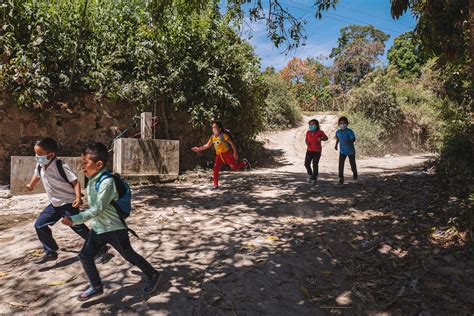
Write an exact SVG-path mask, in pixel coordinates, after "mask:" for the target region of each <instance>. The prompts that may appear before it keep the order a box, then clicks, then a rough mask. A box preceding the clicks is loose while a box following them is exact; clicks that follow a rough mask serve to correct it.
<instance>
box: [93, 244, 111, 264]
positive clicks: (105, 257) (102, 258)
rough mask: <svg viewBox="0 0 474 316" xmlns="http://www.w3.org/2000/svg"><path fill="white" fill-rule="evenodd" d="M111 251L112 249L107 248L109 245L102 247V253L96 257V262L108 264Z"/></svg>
mask: <svg viewBox="0 0 474 316" xmlns="http://www.w3.org/2000/svg"><path fill="white" fill-rule="evenodd" d="M109 250H110V247H109V246H107V245H106V246H104V247H102V249H101V250H100V252H99V253H98V254H97V256H96V257H95V262H97V263H107V262H108V261H109V260H110V256H109Z"/></svg>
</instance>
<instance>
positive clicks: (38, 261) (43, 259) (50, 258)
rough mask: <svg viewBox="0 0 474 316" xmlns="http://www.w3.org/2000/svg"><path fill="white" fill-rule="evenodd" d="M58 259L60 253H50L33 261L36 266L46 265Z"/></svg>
mask: <svg viewBox="0 0 474 316" xmlns="http://www.w3.org/2000/svg"><path fill="white" fill-rule="evenodd" d="M57 259H58V253H57V252H50V253H45V254H44V255H43V256H42V257H41V258H39V259H36V260H35V261H33V262H34V263H36V264H42V263H46V262H48V261H56V260H57Z"/></svg>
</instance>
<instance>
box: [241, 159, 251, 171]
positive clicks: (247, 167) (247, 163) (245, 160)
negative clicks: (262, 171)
mask: <svg viewBox="0 0 474 316" xmlns="http://www.w3.org/2000/svg"><path fill="white" fill-rule="evenodd" d="M242 161H243V162H245V164H246V165H247V166H245V169H247V170H250V169H252V165H251V164H250V161H249V160H248V159H247V158H244V159H242Z"/></svg>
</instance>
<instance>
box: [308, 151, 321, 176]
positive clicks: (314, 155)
mask: <svg viewBox="0 0 474 316" xmlns="http://www.w3.org/2000/svg"><path fill="white" fill-rule="evenodd" d="M319 159H321V152H320V151H307V152H306V157H305V159H304V166H305V167H306V171H308V175H309V176H311V179H313V180H316V179H317V178H318V173H319ZM311 161H312V162H313V169H311Z"/></svg>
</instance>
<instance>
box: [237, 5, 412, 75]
mask: <svg viewBox="0 0 474 316" xmlns="http://www.w3.org/2000/svg"><path fill="white" fill-rule="evenodd" d="M280 2H281V3H282V4H283V5H284V6H285V7H286V8H288V9H289V10H290V11H291V12H292V13H293V14H294V15H295V16H297V17H302V18H304V19H306V20H307V22H308V23H307V24H306V26H305V30H306V35H307V37H308V38H307V40H306V45H305V46H303V47H300V48H298V49H297V50H296V51H294V52H291V53H290V54H288V55H285V53H284V47H282V48H275V47H274V46H273V43H272V42H271V41H270V40H269V39H268V38H267V37H266V31H265V24H264V22H253V23H252V22H249V24H250V27H251V28H252V31H250V29H249V27H248V26H246V25H245V24H244V26H243V27H242V30H241V36H242V38H244V39H246V40H248V41H249V42H250V43H251V44H252V45H253V47H254V49H255V52H256V54H257V55H258V56H260V57H261V59H262V60H261V64H262V70H263V69H265V68H266V67H267V66H274V67H275V68H276V69H277V70H280V69H281V68H283V67H284V66H285V65H286V63H287V62H288V60H290V59H291V58H293V57H295V56H296V57H300V58H302V59H304V58H306V57H320V56H321V57H326V58H327V56H328V55H329V53H330V52H331V49H332V48H333V47H336V46H337V39H338V37H339V30H340V29H341V28H342V27H344V26H347V25H349V24H359V25H366V24H372V25H374V26H375V27H377V28H379V29H381V30H382V31H384V32H385V33H387V34H389V35H390V39H389V40H388V41H387V42H386V43H385V46H386V50H385V55H384V56H383V57H382V58H381V59H382V63H387V59H386V52H387V50H388V48H390V46H392V44H393V39H394V38H395V37H397V36H398V35H400V34H402V33H404V32H407V31H411V30H413V28H414V26H415V24H416V20H415V18H414V17H412V16H410V14H409V13H406V14H405V15H404V16H402V17H401V18H400V19H398V20H394V19H392V17H391V16H390V0H340V1H339V4H338V5H337V6H336V9H335V10H333V9H331V10H330V11H328V12H323V18H322V19H321V20H317V19H316V18H315V17H314V12H316V9H315V8H314V7H313V5H314V2H315V1H314V0H281V1H280ZM249 31H250V32H249ZM249 35H251V38H250V39H249ZM323 63H324V64H327V65H329V64H331V63H332V61H331V60H329V59H326V60H324V61H323Z"/></svg>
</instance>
